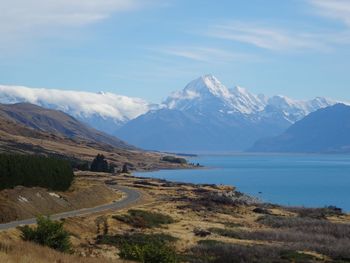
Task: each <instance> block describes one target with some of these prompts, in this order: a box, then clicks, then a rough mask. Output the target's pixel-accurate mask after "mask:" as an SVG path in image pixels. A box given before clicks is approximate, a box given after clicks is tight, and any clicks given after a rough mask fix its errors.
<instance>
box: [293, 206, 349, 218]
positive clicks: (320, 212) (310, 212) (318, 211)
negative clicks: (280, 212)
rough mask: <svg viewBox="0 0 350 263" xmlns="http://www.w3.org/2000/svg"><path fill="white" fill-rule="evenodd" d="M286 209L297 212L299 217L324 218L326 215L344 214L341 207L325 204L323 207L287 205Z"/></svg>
mask: <svg viewBox="0 0 350 263" xmlns="http://www.w3.org/2000/svg"><path fill="white" fill-rule="evenodd" d="M286 210H288V211H290V212H294V213H297V214H298V215H299V216H300V217H310V218H315V219H326V218H327V217H328V216H339V215H344V213H343V211H342V209H341V208H338V207H336V206H326V207H323V208H306V207H287V208H286Z"/></svg>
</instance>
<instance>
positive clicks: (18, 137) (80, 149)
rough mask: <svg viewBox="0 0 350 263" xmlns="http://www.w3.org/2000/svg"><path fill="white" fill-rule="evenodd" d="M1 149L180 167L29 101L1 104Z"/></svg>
mask: <svg viewBox="0 0 350 263" xmlns="http://www.w3.org/2000/svg"><path fill="white" fill-rule="evenodd" d="M94 138H96V139H94ZM109 138H111V140H110V141H108V139H109ZM0 152H3V153H22V154H44V155H48V156H61V157H64V158H68V159H75V160H86V161H91V160H92V159H93V158H94V157H95V156H96V155H97V154H103V155H105V156H106V158H107V159H108V160H109V161H110V162H112V163H113V164H114V165H116V166H117V167H119V168H121V167H122V166H123V164H125V163H129V164H130V168H131V169H138V170H150V169H159V168H172V167H179V166H178V165H176V164H171V163H166V162H163V161H160V159H161V155H160V154H157V153H152V152H145V151H142V150H138V149H136V148H134V147H131V146H128V145H127V144H125V143H123V142H122V141H120V140H118V139H117V138H114V137H112V136H109V135H105V134H103V133H101V132H98V131H96V130H94V129H92V128H89V127H87V126H86V125H84V124H81V123H79V122H78V121H77V120H75V119H74V118H72V117H70V116H68V115H66V114H64V113H62V112H58V111H54V110H46V109H43V108H41V107H38V106H33V105H29V104H16V105H1V106H0Z"/></svg>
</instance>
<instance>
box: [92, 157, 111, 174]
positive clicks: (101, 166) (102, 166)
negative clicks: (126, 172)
mask: <svg viewBox="0 0 350 263" xmlns="http://www.w3.org/2000/svg"><path fill="white" fill-rule="evenodd" d="M90 170H91V171H92V172H105V173H108V172H109V171H110V170H109V166H108V162H107V160H106V159H105V156H104V155H103V154H98V155H97V156H96V157H95V159H94V160H93V161H92V163H91V168H90Z"/></svg>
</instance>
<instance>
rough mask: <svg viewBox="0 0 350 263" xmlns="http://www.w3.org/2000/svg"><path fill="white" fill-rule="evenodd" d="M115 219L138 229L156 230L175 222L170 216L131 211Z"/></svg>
mask: <svg viewBox="0 0 350 263" xmlns="http://www.w3.org/2000/svg"><path fill="white" fill-rule="evenodd" d="M113 218H114V219H117V220H119V221H122V222H124V223H127V224H129V225H131V226H133V227H137V228H154V227H160V226H162V225H166V224H171V223H174V222H175V220H174V219H173V218H172V217H170V216H168V215H164V214H161V213H155V212H149V211H144V210H129V211H128V214H126V215H115V216H113Z"/></svg>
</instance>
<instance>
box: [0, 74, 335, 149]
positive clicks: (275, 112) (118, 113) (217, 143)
mask: <svg viewBox="0 0 350 263" xmlns="http://www.w3.org/2000/svg"><path fill="white" fill-rule="evenodd" d="M18 102H28V103H32V104H36V105H39V106H42V107H46V108H50V109H55V110H60V111H63V112H65V113H68V114H70V115H72V116H73V117H75V118H76V119H78V120H80V121H82V122H85V123H87V124H89V125H91V126H92V127H94V128H96V129H99V130H101V131H104V132H106V133H109V134H111V135H115V136H118V137H120V138H121V139H122V140H124V141H127V142H128V143H130V144H132V145H136V146H137V147H141V148H144V149H150V150H161V151H177V152H179V151H180V152H195V151H242V150H245V149H247V148H249V147H251V146H252V145H253V144H254V142H255V141H257V140H259V139H262V138H265V137H272V136H277V135H279V134H281V133H282V132H283V131H285V130H286V129H287V128H289V127H290V126H291V125H292V124H294V123H295V122H297V121H299V120H301V119H302V118H304V117H305V116H307V115H308V114H309V113H311V112H314V111H316V110H318V109H321V108H325V107H328V106H331V105H333V104H335V103H336V101H333V100H329V99H326V98H320V97H318V98H315V99H312V100H308V101H300V100H293V99H290V98H288V97H285V96H272V97H267V96H265V95H255V94H252V93H250V92H248V91H247V90H246V89H244V88H242V87H235V88H232V89H229V88H227V87H226V86H224V85H223V84H222V83H221V82H220V81H219V80H218V79H217V78H215V77H214V76H212V75H205V76H202V77H200V78H198V79H196V80H193V81H192V82H190V83H189V84H188V85H187V86H186V87H185V88H184V89H182V90H180V91H178V92H175V93H173V94H171V95H170V96H169V97H168V98H167V99H165V100H164V101H163V102H162V103H160V104H152V103H148V102H146V101H145V100H142V99H139V98H128V97H125V96H120V95H116V94H113V93H103V92H100V93H90V92H80V91H79V92H78V91H62V90H51V89H31V88H27V87H18V86H0V103H18Z"/></svg>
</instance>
